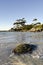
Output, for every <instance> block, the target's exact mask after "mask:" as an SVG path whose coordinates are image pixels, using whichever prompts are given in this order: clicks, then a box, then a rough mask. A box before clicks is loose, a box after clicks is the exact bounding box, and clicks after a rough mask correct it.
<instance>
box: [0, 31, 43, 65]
mask: <svg viewBox="0 0 43 65" xmlns="http://www.w3.org/2000/svg"><path fill="white" fill-rule="evenodd" d="M22 43H26V44H33V45H36V46H37V49H35V50H33V52H32V53H31V54H30V53H25V54H20V55H16V54H14V53H12V50H13V49H14V48H16V47H17V45H19V44H22ZM0 65H43V32H0Z"/></svg>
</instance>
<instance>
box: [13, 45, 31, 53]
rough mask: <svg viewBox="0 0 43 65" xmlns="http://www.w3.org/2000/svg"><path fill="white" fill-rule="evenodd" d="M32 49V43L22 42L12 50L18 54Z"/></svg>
mask: <svg viewBox="0 0 43 65" xmlns="http://www.w3.org/2000/svg"><path fill="white" fill-rule="evenodd" d="M31 49H32V48H31V45H30V44H20V45H18V46H17V47H16V48H14V49H13V51H12V52H14V53H16V54H22V53H27V52H31Z"/></svg>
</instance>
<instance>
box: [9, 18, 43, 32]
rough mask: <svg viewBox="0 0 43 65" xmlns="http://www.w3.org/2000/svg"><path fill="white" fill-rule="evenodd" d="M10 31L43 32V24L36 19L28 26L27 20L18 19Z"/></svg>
mask: <svg viewBox="0 0 43 65" xmlns="http://www.w3.org/2000/svg"><path fill="white" fill-rule="evenodd" d="M9 31H12V32H13V31H30V32H40V31H43V24H41V23H40V22H39V21H38V20H37V19H36V18H35V19H33V23H32V24H26V20H25V18H22V19H17V20H16V21H15V22H14V23H13V28H11V29H10V30H9Z"/></svg>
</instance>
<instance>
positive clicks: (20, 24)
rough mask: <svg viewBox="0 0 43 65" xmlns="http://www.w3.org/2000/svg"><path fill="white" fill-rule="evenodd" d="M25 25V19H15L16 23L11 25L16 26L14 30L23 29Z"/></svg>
mask: <svg viewBox="0 0 43 65" xmlns="http://www.w3.org/2000/svg"><path fill="white" fill-rule="evenodd" d="M25 23H26V20H25V18H22V19H17V20H16V22H15V23H14V24H13V25H16V28H20V27H23V26H24V25H25Z"/></svg>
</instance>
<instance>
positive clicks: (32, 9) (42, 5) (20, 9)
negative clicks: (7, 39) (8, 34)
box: [0, 0, 43, 30]
mask: <svg viewBox="0 0 43 65" xmlns="http://www.w3.org/2000/svg"><path fill="white" fill-rule="evenodd" d="M23 17H24V18H25V19H26V20H27V23H29V24H30V23H33V22H32V20H33V19H34V18H37V19H38V21H39V22H41V23H43V0H0V30H6V29H10V28H11V27H13V23H14V22H15V20H16V19H19V18H23Z"/></svg>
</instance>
